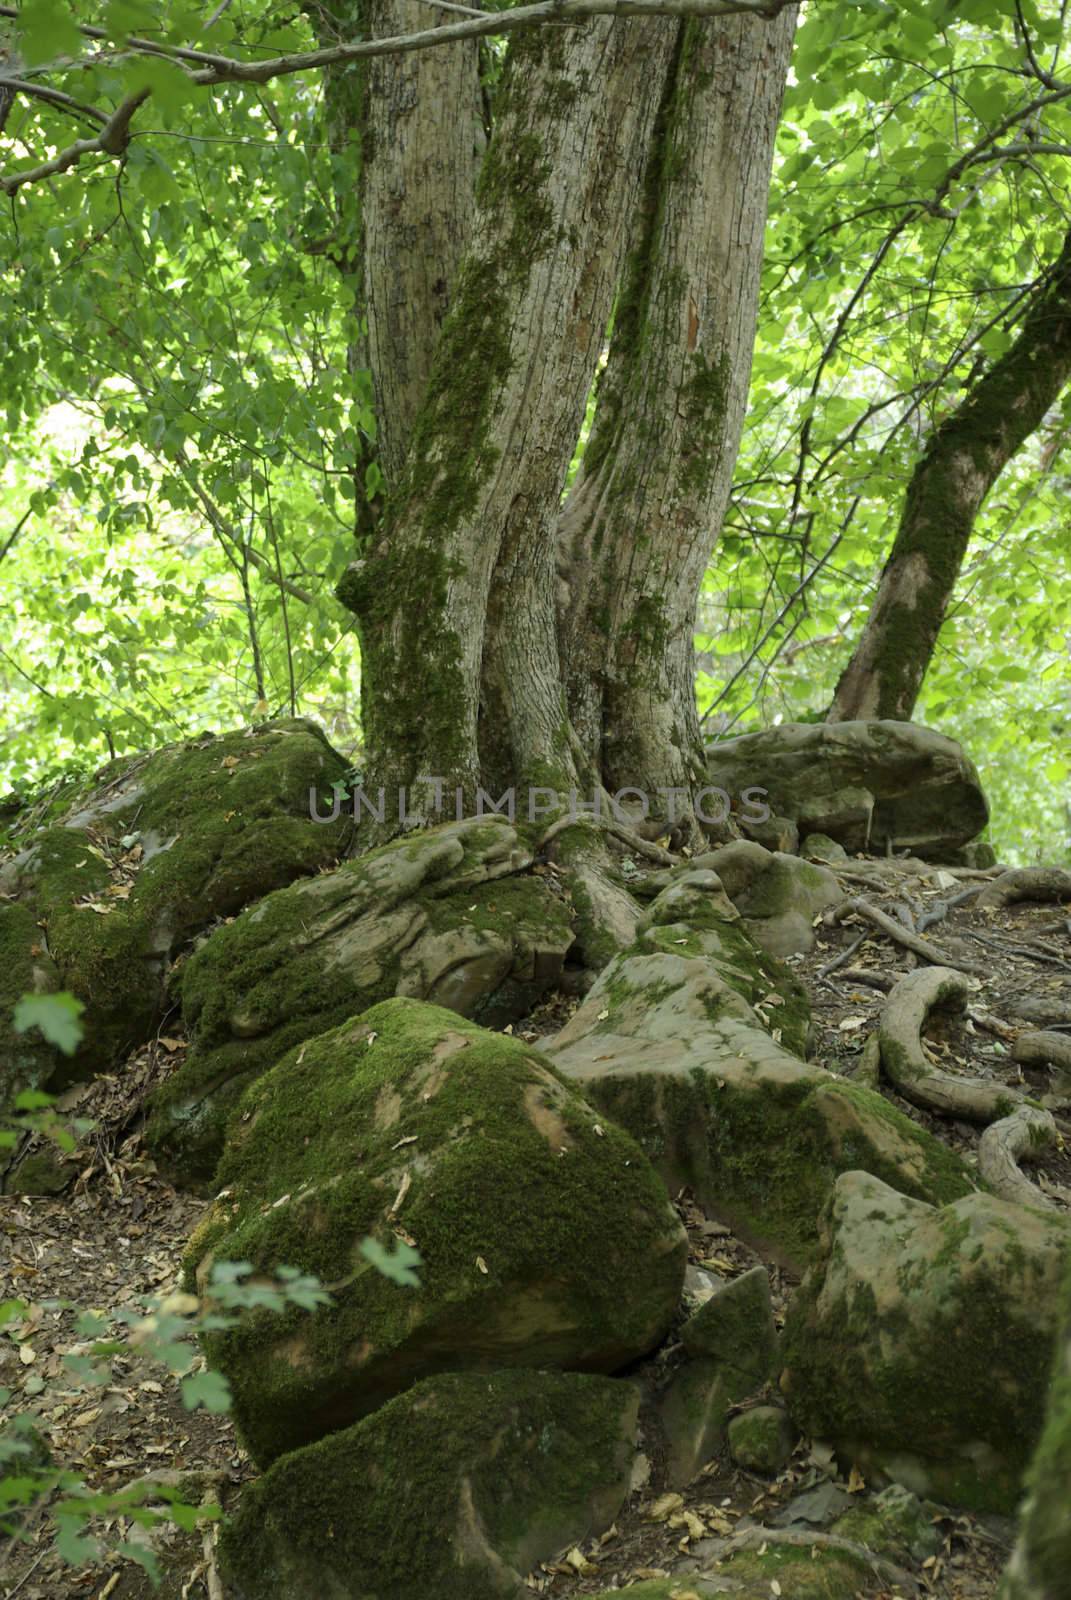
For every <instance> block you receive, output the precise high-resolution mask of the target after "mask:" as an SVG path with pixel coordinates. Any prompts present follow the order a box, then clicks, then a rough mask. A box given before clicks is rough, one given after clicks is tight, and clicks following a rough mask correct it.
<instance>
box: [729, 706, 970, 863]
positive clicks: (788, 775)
mask: <svg viewBox="0 0 1071 1600" xmlns="http://www.w3.org/2000/svg"><path fill="white" fill-rule="evenodd" d="M709 766H710V771H711V781H712V782H714V783H716V784H719V785H720V786H721V787H722V788H723V789H727V790H728V791H729V792H730V793H731V794H737V793H740V792H741V791H742V790H743V789H744V788H746V787H748V786H754V787H758V788H761V789H764V790H765V791H766V803H767V805H769V806H770V808H771V809H772V810H773V811H774V812H776V813H777V814H778V815H779V816H784V817H791V818H792V819H793V820H794V821H795V822H796V823H797V824H798V826H799V830H800V833H801V834H804V835H806V834H808V833H825V834H827V835H828V836H829V837H831V838H833V839H835V840H836V841H837V842H838V844H841V845H843V846H844V847H845V849H847V850H868V849H872V850H875V851H877V852H882V853H883V852H884V851H885V849H886V848H887V847H888V848H893V849H909V850H911V851H912V852H913V853H914V854H916V855H922V856H926V857H928V858H929V859H930V860H941V859H943V858H944V857H945V856H946V855H947V854H948V852H949V851H952V850H956V849H958V848H959V847H960V846H961V845H965V844H967V843H968V842H969V841H970V840H972V839H974V838H975V837H976V836H977V835H978V834H979V833H981V831H982V829H983V828H984V827H985V825H986V823H987V822H988V820H989V808H988V806H987V804H986V799H985V795H984V793H983V792H982V785H981V781H980V779H979V777H978V773H977V771H976V769H975V767H974V765H973V764H972V762H971V761H970V760H969V759H968V757H967V756H966V754H965V753H964V751H963V748H962V747H961V746H960V745H958V744H957V743H956V741H955V740H954V739H949V738H947V737H946V736H945V735H944V734H940V733H936V732H934V730H933V729H932V728H924V727H921V726H920V725H919V724H918V723H914V722H895V721H891V720H884V719H875V720H863V721H857V722H834V723H824V722H819V723H809V722H784V723H781V724H780V725H779V726H778V727H776V728H765V729H763V730H762V731H761V732H759V733H747V734H742V735H741V736H740V737H739V738H736V739H723V740H721V742H720V743H718V744H716V745H715V746H714V747H713V748H712V749H711V751H710V753H709Z"/></svg>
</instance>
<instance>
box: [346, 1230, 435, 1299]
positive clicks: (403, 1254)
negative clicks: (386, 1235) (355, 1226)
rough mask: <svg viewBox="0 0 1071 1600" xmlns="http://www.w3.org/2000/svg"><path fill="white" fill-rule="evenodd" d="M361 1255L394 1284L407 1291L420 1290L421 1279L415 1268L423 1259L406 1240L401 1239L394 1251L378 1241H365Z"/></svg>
mask: <svg viewBox="0 0 1071 1600" xmlns="http://www.w3.org/2000/svg"><path fill="white" fill-rule="evenodd" d="M361 1255H362V1256H363V1257H364V1259H365V1260H366V1261H370V1262H371V1263H372V1265H373V1266H374V1267H375V1269H376V1271H377V1272H381V1273H382V1274H383V1276H384V1277H385V1278H389V1279H390V1280H391V1282H392V1283H399V1284H401V1285H402V1287H403V1288H405V1289H419V1288H420V1279H419V1278H418V1277H417V1275H416V1273H415V1272H414V1271H413V1268H414V1267H419V1266H421V1265H422V1264H423V1259H422V1257H421V1254H420V1251H419V1250H414V1249H413V1247H412V1245H409V1244H406V1243H405V1241H404V1239H399V1240H398V1242H397V1244H396V1246H395V1248H394V1249H393V1250H386V1249H384V1247H383V1246H382V1245H381V1244H380V1242H379V1240H378V1239H363V1240H362V1241H361Z"/></svg>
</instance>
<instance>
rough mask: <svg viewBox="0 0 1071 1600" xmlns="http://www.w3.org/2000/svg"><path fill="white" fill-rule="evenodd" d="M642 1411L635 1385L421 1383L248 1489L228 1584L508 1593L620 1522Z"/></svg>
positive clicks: (521, 1374)
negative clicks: (566, 1549)
mask: <svg viewBox="0 0 1071 1600" xmlns="http://www.w3.org/2000/svg"><path fill="white" fill-rule="evenodd" d="M635 1409H636V1401H635V1397H634V1392H633V1391H631V1389H630V1386H629V1385H627V1384H621V1383H614V1382H612V1381H610V1380H607V1379H600V1378H589V1377H581V1376H577V1375H566V1374H560V1373H538V1372H525V1371H512V1372H498V1373H488V1374H486V1375H483V1376H475V1375H471V1374H470V1375H458V1374H451V1375H449V1376H443V1377H439V1378H435V1379H432V1380H430V1381H427V1382H424V1383H421V1384H419V1385H417V1387H416V1388H415V1389H413V1390H411V1391H410V1393H409V1394H408V1395H406V1396H404V1397H402V1398H399V1399H396V1400H393V1401H391V1402H390V1403H389V1404H388V1405H386V1406H385V1407H384V1408H383V1410H382V1411H380V1412H378V1413H377V1414H376V1415H375V1416H373V1417H369V1418H368V1419H366V1420H365V1421H363V1422H360V1423H358V1424H357V1425H356V1426H354V1427H351V1428H348V1429H346V1430H345V1431H344V1432H342V1433H339V1434H335V1435H333V1436H332V1437H331V1438H329V1439H325V1440H323V1441H321V1442H320V1443H318V1444H313V1445H310V1446H308V1447H306V1448H305V1449H302V1450H298V1451H295V1452H293V1453H291V1454H289V1455H287V1456H285V1457H284V1458H283V1459H282V1460H281V1461H279V1462H277V1463H276V1464H275V1466H273V1467H272V1468H271V1470H270V1471H269V1472H268V1473H266V1474H265V1476H264V1477H263V1478H261V1479H260V1480H259V1481H258V1482H256V1483H254V1484H251V1485H249V1486H248V1487H247V1488H246V1489H245V1491H244V1493H243V1495H242V1501H241V1505H240V1508H239V1511H238V1514H237V1516H236V1517H235V1518H234V1519H232V1520H231V1521H230V1522H229V1523H227V1524H226V1525H225V1526H224V1529H223V1534H222V1539H221V1543H220V1556H221V1564H222V1567H223V1571H224V1573H225V1575H226V1577H227V1580H228V1584H229V1585H234V1587H235V1589H236V1591H237V1593H238V1594H240V1595H241V1596H243V1597H249V1600H251V1597H252V1596H258V1597H259V1596H261V1595H264V1594H272V1595H277V1594H283V1593H285V1594H287V1595H288V1596H290V1597H292V1600H314V1597H316V1596H319V1595H322V1594H333V1593H335V1592H336V1591H337V1592H338V1593H341V1592H342V1590H343V1589H345V1592H346V1593H347V1594H351V1593H356V1591H355V1590H354V1588H353V1584H354V1583H355V1582H357V1583H359V1585H360V1592H361V1593H362V1594H366V1595H368V1596H372V1595H384V1596H385V1595H390V1596H391V1597H392V1600H430V1597H432V1596H434V1597H435V1600H501V1597H502V1596H503V1594H504V1593H511V1592H512V1587H513V1586H514V1585H519V1577H520V1575H522V1574H525V1573H527V1571H528V1570H529V1568H530V1567H531V1566H532V1565H534V1564H535V1563H536V1562H537V1561H538V1560H540V1559H546V1558H548V1557H549V1556H551V1555H552V1554H553V1553H554V1552H555V1551H556V1550H557V1549H559V1548H560V1547H561V1546H562V1544H565V1543H571V1542H574V1541H575V1540H577V1539H583V1538H584V1537H585V1536H587V1535H588V1534H589V1533H596V1532H599V1531H601V1528H602V1527H604V1526H605V1525H606V1524H607V1523H609V1521H610V1520H611V1519H612V1517H613V1515H614V1513H615V1511H616V1509H617V1507H618V1506H619V1505H620V1503H621V1500H622V1499H623V1498H624V1495H625V1493H626V1491H627V1484H628V1463H629V1459H630V1455H631V1451H630V1449H629V1445H630V1443H631V1435H632V1431H633V1428H634V1423H635ZM466 1505H468V1506H470V1507H471V1512H470V1513H469V1514H468V1515H467V1514H466ZM473 1523H475V1524H476V1526H477V1527H479V1529H480V1530H481V1533H482V1539H481V1538H477V1537H474V1530H473V1526H472V1524H473ZM392 1530H393V1531H392ZM483 1540H486V1544H484V1543H483ZM488 1545H489V1546H490V1549H491V1551H493V1552H494V1556H491V1555H490V1554H489V1553H488V1552H487V1546H488ZM495 1556H497V1557H498V1558H499V1562H504V1563H505V1564H506V1570H503V1567H502V1566H501V1565H500V1564H498V1562H496V1561H495ZM509 1568H512V1569H513V1572H514V1574H516V1575H517V1576H516V1577H514V1578H513V1579H512V1580H511V1577H510V1572H509Z"/></svg>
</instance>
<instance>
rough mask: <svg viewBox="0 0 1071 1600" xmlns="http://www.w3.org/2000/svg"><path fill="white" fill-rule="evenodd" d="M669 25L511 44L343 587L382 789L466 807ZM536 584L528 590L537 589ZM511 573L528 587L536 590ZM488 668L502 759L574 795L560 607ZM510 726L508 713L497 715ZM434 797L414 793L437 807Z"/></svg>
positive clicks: (518, 635) (611, 28) (574, 411)
mask: <svg viewBox="0 0 1071 1600" xmlns="http://www.w3.org/2000/svg"><path fill="white" fill-rule="evenodd" d="M665 28H666V24H665V22H664V21H663V20H662V19H654V20H653V21H649V22H639V21H635V22H620V21H617V20H614V21H611V20H608V19H605V18H598V19H596V20H594V21H592V22H591V23H590V24H588V25H586V26H585V27H583V28H581V29H572V28H571V29H569V30H568V33H567V35H566V33H565V31H564V30H561V31H559V30H552V29H547V30H544V31H542V32H540V33H534V34H532V35H531V36H528V37H525V38H523V39H519V40H518V41H517V42H516V43H515V45H514V48H513V51H512V54H511V62H510V66H509V68H508V70H507V74H506V79H505V81H504V83H503V85H502V88H501V90H500V95H499V104H498V107H497V110H496V119H495V131H494V136H493V139H492V141H491V144H490V146H489V148H488V152H487V155H486V157H485V160H484V164H483V170H482V173H481V177H480V183H479V188H478V194H477V205H476V215H475V221H474V233H473V242H472V246H471V249H470V250H469V252H468V253H467V255H466V257H465V259H464V262H463V263H462V266H461V268H460V270H459V273H458V281H457V289H456V292H455V296H454V299H453V303H452V306H451V311H450V313H449V315H448V317H447V319H446V321H445V323H444V326H443V331H442V335H441V337H440V339H439V343H438V347H437V352H436V358H435V361H434V364H433V369H432V373H431V378H430V381H429V384H428V389H427V393H426V397H425V400H424V403H423V405H422V406H421V409H420V412H419V415H418V417H417V421H416V424H415V427H414V429H413V438H412V444H411V449H410V454H409V457H408V461H407V465H406V470H405V474H404V478H403V480H402V482H401V485H400V489H399V493H398V496H397V500H396V509H395V510H394V512H393V514H392V515H391V517H390V518H389V524H388V526H386V527H385V528H383V529H382V531H381V534H380V535H379V536H378V537H377V538H376V540H375V541H374V543H373V545H372V547H371V548H370V550H369V552H368V554H367V556H366V558H365V559H364V560H362V561H361V562H359V563H357V564H356V565H355V567H354V568H351V570H350V572H349V574H347V576H346V577H345V578H344V579H343V583H342V585H341V586H340V594H341V595H342V598H343V599H344V600H345V601H346V603H347V604H349V605H350V606H351V608H352V609H353V610H354V612H355V614H356V615H357V617H358V623H359V627H360V632H361V643H362V652H363V662H364V674H365V683H364V691H365V706H366V734H367V737H368V741H369V744H370V746H371V752H372V763H373V781H374V783H375V784H377V785H378V784H379V783H381V782H382V783H383V784H384V785H385V787H386V788H387V789H388V790H389V791H393V790H394V789H395V788H396V787H397V786H398V785H408V784H411V783H412V781H413V779H414V778H416V777H417V776H418V775H420V774H429V775H432V776H436V777H441V778H443V779H444V780H445V783H446V785H447V787H448V789H452V788H453V787H455V786H457V787H460V788H462V789H463V790H464V791H465V792H466V793H467V794H469V795H472V794H473V793H474V791H475V789H476V787H477V785H478V783H479V782H480V777H481V768H480V758H479V755H478V742H477V723H478V708H479V701H480V680H481V666H482V662H483V656H484V623H485V620H486V618H487V613H488V606H489V602H490V599H491V587H492V578H493V575H494V574H495V572H496V566H497V567H498V569H499V571H498V577H497V579H496V580H495V581H496V582H497V584H498V594H497V596H496V602H495V603H496V604H497V605H498V606H499V607H500V609H504V610H506V611H508V610H509V607H510V594H511V586H513V589H514V592H517V591H519V590H520V589H528V590H530V589H532V588H535V589H536V590H538V588H539V587H540V582H541V580H540V577H539V574H540V573H541V571H542V572H548V573H549V553H548V552H547V549H546V547H547V546H548V545H550V544H551V542H552V540H553V537H554V531H555V522H556V514H557V505H558V501H559V497H560V493H561V489H562V486H563V484H564V480H565V473H566V470H567V467H568V463H569V460H570V458H571V454H572V451H573V448H574V444H575V440H576V437H577V434H578V431H579V426H580V422H581V419H582V416H583V408H584V403H585V399H586V396H587V393H588V390H589V387H590V384H591V380H592V377H593V374H594V369H595V363H596V360H597V357H598V352H599V348H600V345H601V340H602V333H603V329H604V328H605V326H606V321H607V318H608V315H609V309H610V298H611V293H612V287H613V284H614V281H615V279H616V277H617V273H618V270H619V263H620V257H621V255H622V253H623V249H624V238H623V223H622V216H623V214H624V213H625V212H626V211H627V205H628V200H629V196H630V189H631V186H632V185H633V184H634V183H635V173H636V171H637V169H638V167H639V166H640V164H641V160H642V149H643V141H644V137H645V133H646V130H647V128H648V126H649V122H650V116H651V111H650V104H649V96H648V95H646V94H644V93H638V92H637V86H638V85H644V86H646V85H648V84H649V83H650V67H651V63H652V61H653V60H654V61H657V59H658V56H659V51H660V48H661V41H662V39H663V38H664V33H665ZM533 573H534V574H535V577H534V579H533V577H532V576H531V575H532V574H533ZM519 575H523V582H522V581H521V580H520V577H519ZM509 622H510V626H509V627H508V628H505V627H503V628H501V629H499V630H498V637H499V639H500V640H501V641H502V642H503V648H502V650H501V652H500V653H499V655H498V656H497V658H496V660H495V662H494V663H492V665H491V688H490V693H491V694H492V695H493V696H494V695H497V697H498V703H499V704H500V705H501V707H502V711H503V716H504V721H505V728H504V731H503V730H502V729H500V730H499V732H498V735H497V737H496V740H495V744H496V745H497V746H498V749H497V750H496V751H495V752H494V753H493V754H492V763H493V765H494V766H496V767H497V766H498V765H499V763H500V761H501V759H502V755H503V754H507V753H508V760H509V763H510V766H511V776H512V777H513V778H514V779H515V780H519V779H522V778H523V777H524V776H527V777H528V779H529V781H531V782H535V783H538V782H541V781H542V782H545V783H549V784H554V785H557V786H559V787H563V788H567V787H569V784H570V782H571V780H572V777H573V763H572V756H571V753H570V747H569V740H568V736H567V731H566V730H565V728H564V725H563V724H564V716H563V706H562V702H561V696H560V692H559V690H558V683H559V679H560V673H559V669H558V662H557V643H556V639H555V635H554V627H553V608H552V606H551V605H550V604H548V605H546V606H544V607H543V608H541V609H538V610H537V609H535V608H533V609H532V610H530V611H527V612H525V614H524V615H516V614H514V615H512V616H510V618H509ZM494 720H498V719H494ZM431 802H432V796H431V793H430V792H428V791H425V792H424V794H423V795H422V796H421V797H420V798H419V799H416V798H415V799H414V806H413V811H414V814H419V812H420V809H421V807H422V806H423V807H424V809H430V808H431Z"/></svg>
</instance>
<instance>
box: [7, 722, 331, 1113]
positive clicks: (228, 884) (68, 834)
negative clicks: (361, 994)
mask: <svg viewBox="0 0 1071 1600" xmlns="http://www.w3.org/2000/svg"><path fill="white" fill-rule="evenodd" d="M344 771H345V762H344V761H343V759H342V757H341V756H339V755H338V754H337V753H336V752H335V751H334V750H332V749H331V747H330V745H329V744H328V743H327V741H326V739H325V738H324V737H323V734H322V733H321V732H320V730H319V729H318V728H316V727H315V725H314V724H312V723H308V722H303V721H293V722H280V723H271V724H266V725H265V726H264V727H262V728H260V729H258V730H255V731H251V732H247V733H237V734H229V735H227V736H225V737H222V738H214V737H213V736H212V735H210V734H208V735H206V736H205V737H204V738H201V739H195V740H189V741H187V742H186V743H184V744H177V745H172V746H170V747H168V748H167V749H163V750H157V751H154V752H152V753H150V754H148V755H144V756H137V757H133V758H125V759H123V760H120V761H116V762H113V763H112V764H111V765H110V766H109V767H106V768H105V769H104V770H103V772H101V773H99V774H98V775H97V777H96V778H95V779H94V780H93V782H92V783H90V784H87V785H83V786H72V787H71V788H70V789H69V790H68V791H64V793H63V795H62V796H60V797H59V798H57V799H56V800H55V801H54V802H53V803H52V804H51V805H50V806H49V807H47V808H46V811H45V814H44V815H43V816H40V817H39V816H38V814H37V813H36V812H34V811H32V810H31V812H30V814H29V815H28V817H27V820H26V821H24V822H23V824H22V827H21V832H20V836H19V838H18V843H19V844H20V845H21V848H20V849H19V850H18V851H17V853H16V854H15V855H13V856H12V857H10V858H9V859H8V860H6V861H4V862H3V863H0V1094H2V1095H3V1096H4V1097H5V1098H8V1099H9V1098H10V1096H11V1094H12V1093H13V1092H15V1091H16V1090H17V1089H19V1088H23V1087H27V1086H34V1087H38V1088H44V1087H47V1088H49V1089H52V1090H57V1089H60V1088H62V1087H63V1086H64V1085H65V1084H67V1083H70V1082H73V1081H75V1080H77V1079H79V1078H84V1077H86V1076H88V1075H89V1074H90V1073H92V1072H93V1071H95V1070H97V1069H99V1068H102V1067H106V1066H110V1065H112V1064H114V1063H115V1062H116V1061H117V1060H119V1059H120V1058H121V1057H122V1055H123V1053H124V1052H125V1051H126V1050H128V1049H129V1048H130V1047H131V1046H132V1045H135V1044H138V1043H140V1042H141V1041H142V1040H144V1039H145V1038H147V1037H148V1036H149V1034H150V1033H151V1031H152V1029H153V1028H154V1027H155V1026H156V1024H157V1023H158V1021H159V1019H160V1016H161V1015H162V1010H163V1006H164V998H165V996H164V983H165V977H166V974H167V968H168V965H169V963H170V962H171V960H172V959H173V958H174V956H175V955H176V954H177V953H178V952H179V951H180V950H181V949H182V948H183V946H184V945H186V944H187V943H188V942H189V941H190V940H191V939H192V938H193V937H194V936H195V935H196V934H198V933H200V932H201V931H202V930H203V929H205V928H206V927H208V926H209V925H210V924H211V923H213V922H215V921H217V920H218V919H220V918H223V917H230V916H233V915H234V914H235V913H236V912H238V911H240V910H241V909H242V907H243V906H245V905H247V904H248V903H249V902H250V901H252V900H256V899H258V898H259V897H260V896H261V895H264V894H267V893H268V892H269V891H270V890H273V889H278V888H280V887H281V886H282V885H284V884H287V883H290V882H292V881H293V879H295V878H297V877H300V876H302V875H308V874H312V873H315V872H318V871H319V870H320V869H321V868H323V867H324V866H326V865H328V864H329V863H330V862H332V861H334V860H335V859H337V857H338V856H339V854H340V853H341V851H342V850H343V848H344V846H345V842H346V838H347V824H346V823H345V822H344V821H342V820H339V821H336V822H329V823H318V822H316V821H314V820H313V817H312V809H311V805H310V793H311V795H312V796H313V797H314V798H316V797H321V798H323V797H328V796H329V795H330V792H331V789H332V785H333V784H334V783H336V782H339V781H341V780H342V777H343V774H344ZM317 809H320V805H319V803H318V805H317ZM35 824H36V825H35ZM57 989H69V990H70V991H71V992H72V993H74V994H75V995H77V996H78V998H79V999H80V1000H81V1001H82V1002H83V1004H84V1005H85V1007H86V1013H85V1017H84V1019H83V1020H84V1022H85V1028H86V1034H85V1040H84V1043H83V1045H82V1047H81V1048H80V1049H79V1051H78V1053H77V1054H76V1055H75V1056H73V1057H72V1058H70V1059H68V1058H66V1057H63V1056H60V1055H59V1054H58V1053H57V1052H55V1051H53V1050H52V1049H50V1048H49V1047H48V1046H46V1045H45V1044H44V1042H43V1041H41V1040H40V1039H39V1038H38V1037H37V1036H36V1034H27V1035H24V1036H19V1035H17V1034H15V1033H13V1032H12V1031H11V1013H12V1009H13V1007H14V1004H15V1001H16V1000H17V999H18V998H19V996H20V995H22V994H24V993H47V992H51V991H53V990H57Z"/></svg>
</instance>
